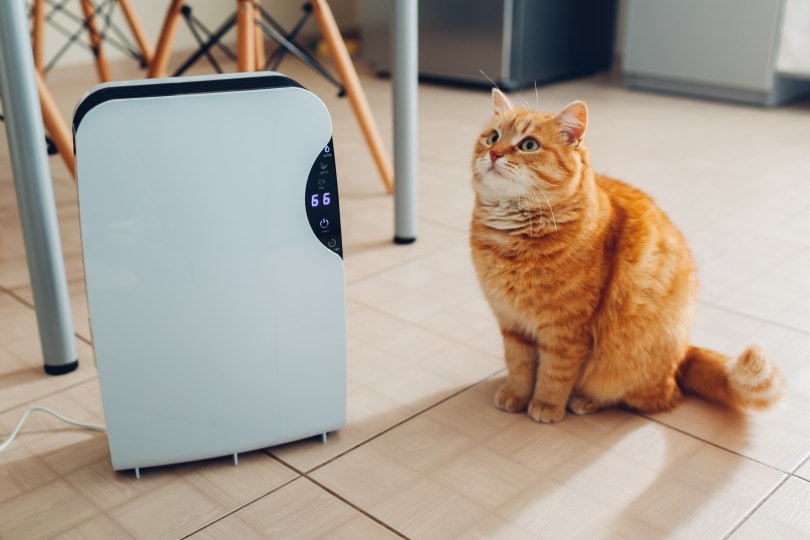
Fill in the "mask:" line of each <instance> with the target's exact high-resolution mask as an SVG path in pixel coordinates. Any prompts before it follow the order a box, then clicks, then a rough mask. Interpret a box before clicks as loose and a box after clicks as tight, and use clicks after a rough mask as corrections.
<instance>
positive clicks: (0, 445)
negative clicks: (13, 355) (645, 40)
mask: <svg viewBox="0 0 810 540" xmlns="http://www.w3.org/2000/svg"><path fill="white" fill-rule="evenodd" d="M0 1H1V0H0ZM34 411H41V412H46V413H48V414H51V415H53V416H55V417H57V418H58V419H59V420H61V421H62V422H65V423H67V424H70V425H72V426H76V427H80V428H84V429H92V430H94V431H101V432H102V433H103V432H106V431H107V428H105V427H104V426H98V425H96V424H85V423H84V422H77V421H76V420H71V419H70V418H68V417H67V416H64V415H61V414H59V413H58V412H56V411H54V410H53V409H49V408H48V407H41V406H39V405H35V406H33V407H29V408H28V409H27V410H26V411H25V412H24V413H23V415H22V418H20V421H19V422H17V425H16V426H15V428H14V429H13V430H11V435H9V436H8V438H7V439H6V440H5V441H3V442H2V443H0V452H2V451H4V450H5V449H6V448H8V447H9V446H10V445H11V442H12V441H13V440H14V438H15V437H16V436H17V433H19V432H20V429H21V428H22V426H23V424H24V423H25V421H26V419H27V418H28V415H29V414H31V413H32V412H34Z"/></svg>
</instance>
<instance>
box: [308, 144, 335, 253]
mask: <svg viewBox="0 0 810 540" xmlns="http://www.w3.org/2000/svg"><path fill="white" fill-rule="evenodd" d="M304 204H305V205H306V210H307V218H309V225H310V227H312V232H313V233H315V236H316V237H317V238H318V240H320V241H321V243H322V244H323V245H324V246H326V247H327V248H329V249H331V250H332V251H334V252H335V253H337V254H338V255H340V257H341V258H342V257H343V243H342V240H341V234H340V206H339V204H338V190H337V172H336V170H335V150H334V148H333V146H332V140H331V139H330V140H329V144H327V145H326V146H324V147H323V149H322V150H321V152H320V153H319V154H318V157H317V159H316V160H315V163H314V164H313V165H312V169H311V170H310V171H309V179H308V180H307V189H306V200H305V201H304Z"/></svg>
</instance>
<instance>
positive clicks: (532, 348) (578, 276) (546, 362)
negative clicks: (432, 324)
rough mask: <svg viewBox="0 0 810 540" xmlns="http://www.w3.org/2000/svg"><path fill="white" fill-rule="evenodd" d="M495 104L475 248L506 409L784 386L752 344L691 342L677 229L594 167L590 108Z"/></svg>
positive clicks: (552, 410)
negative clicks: (729, 347) (735, 353)
mask: <svg viewBox="0 0 810 540" xmlns="http://www.w3.org/2000/svg"><path fill="white" fill-rule="evenodd" d="M493 102H494V107H495V112H494V115H493V117H492V119H491V120H490V122H489V123H488V125H487V126H486V128H485V129H484V131H483V132H482V133H481V136H480V137H479V138H478V141H477V142H476V144H475V151H474V154H473V161H472V169H473V181H472V185H473V189H474V191H475V208H474V210H473V219H472V228H471V236H470V240H471V246H472V258H473V262H474V265H475V270H476V272H477V274H478V278H479V280H480V282H481V287H482V289H483V291H484V295H485V296H486V298H487V300H488V301H489V303H490V306H491V307H492V310H493V312H494V313H495V316H496V318H497V320H498V324H499V325H500V328H501V334H502V335H503V343H504V355H505V360H506V366H507V368H508V371H509V373H508V376H507V379H506V382H505V384H504V385H503V386H502V387H501V388H500V389H499V390H498V392H497V394H496V395H495V404H496V405H497V406H498V407H499V408H501V409H505V410H507V411H512V412H516V411H522V410H526V409H528V413H529V416H531V417H532V418H533V419H534V420H536V421H538V422H557V421H559V420H562V418H563V416H564V415H565V410H566V407H567V408H568V409H570V410H571V411H573V412H574V413H576V414H588V413H593V412H596V411H597V410H599V409H601V408H603V407H607V406H610V405H616V404H621V405H624V406H627V407H630V408H632V409H635V410H638V411H642V412H656V411H664V410H667V409H670V408H672V407H673V406H675V405H676V404H677V403H678V401H679V399H680V398H681V392H689V393H694V394H697V395H700V396H702V397H704V398H706V399H709V400H712V401H715V402H718V403H721V404H724V405H727V406H730V407H737V408H746V407H755V408H758V407H764V406H767V405H770V404H771V403H772V402H774V401H776V400H777V399H778V398H779V397H780V395H781V393H782V386H783V384H782V379H781V377H780V375H779V373H778V371H777V370H776V368H775V367H774V366H773V365H772V364H771V363H770V361H769V360H768V359H767V358H766V357H765V356H764V355H763V354H762V352H761V351H760V349H759V348H758V347H756V346H751V347H749V348H748V349H746V351H745V352H744V353H743V354H742V356H740V357H739V358H738V359H736V360H731V359H729V358H727V357H726V356H723V355H721V354H719V353H716V352H713V351H709V350H706V349H701V348H698V347H694V346H690V345H689V327H690V325H691V323H692V318H693V312H694V305H695V290H696V281H697V280H696V276H695V268H694V265H693V263H692V257H691V254H690V252H689V250H688V248H687V246H686V243H685V242H684V239H683V236H681V233H680V232H679V231H678V229H676V228H675V227H674V226H673V225H672V223H671V222H670V221H669V219H668V218H667V216H666V215H665V214H664V213H663V212H662V211H661V210H660V209H659V208H658V207H657V206H655V204H654V203H653V201H652V199H650V197H648V196H647V195H645V194H644V193H642V192H641V191H639V190H637V189H635V188H633V187H631V186H629V185H627V184H624V183H622V182H619V181H618V180H613V179H610V178H607V177H604V176H600V175H595V174H594V173H593V171H592V170H591V167H590V161H589V157H588V152H587V150H586V148H585V145H584V144H583V135H584V133H585V128H586V125H587V107H586V106H585V104H584V103H582V102H579V101H578V102H574V103H572V104H571V105H569V106H568V107H567V108H566V109H565V110H563V111H562V112H561V113H560V114H558V115H556V116H552V115H548V114H543V113H538V112H533V111H528V110H524V109H518V108H516V107H515V106H513V105H512V103H511V102H510V101H509V100H508V99H507V97H506V96H505V95H503V93H501V92H500V91H499V90H493Z"/></svg>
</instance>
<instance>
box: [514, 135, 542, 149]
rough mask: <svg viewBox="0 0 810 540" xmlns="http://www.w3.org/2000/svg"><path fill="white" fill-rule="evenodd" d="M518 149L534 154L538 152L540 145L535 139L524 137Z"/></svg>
mask: <svg viewBox="0 0 810 540" xmlns="http://www.w3.org/2000/svg"><path fill="white" fill-rule="evenodd" d="M518 148H520V149H521V150H522V151H524V152H536V151H537V150H540V143H539V142H537V140H536V139H532V138H531V137H526V138H525V139H523V140H522V141H520V144H519V145H518Z"/></svg>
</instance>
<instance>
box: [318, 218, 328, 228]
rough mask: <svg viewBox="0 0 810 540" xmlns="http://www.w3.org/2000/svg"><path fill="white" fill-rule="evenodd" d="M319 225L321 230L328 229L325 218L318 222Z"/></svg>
mask: <svg viewBox="0 0 810 540" xmlns="http://www.w3.org/2000/svg"><path fill="white" fill-rule="evenodd" d="M319 225H320V226H321V229H325V228H327V227H329V220H328V219H326V218H322V219H321V221H320V222H319Z"/></svg>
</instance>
